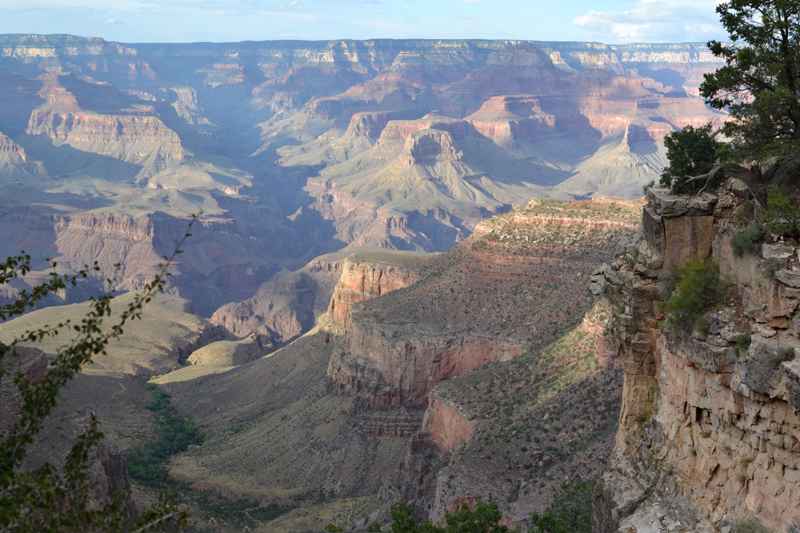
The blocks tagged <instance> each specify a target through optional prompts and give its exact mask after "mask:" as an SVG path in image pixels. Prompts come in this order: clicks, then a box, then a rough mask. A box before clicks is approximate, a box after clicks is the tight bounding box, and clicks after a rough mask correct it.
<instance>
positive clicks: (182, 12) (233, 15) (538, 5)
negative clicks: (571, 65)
mask: <svg viewBox="0 0 800 533" xmlns="http://www.w3.org/2000/svg"><path fill="white" fill-rule="evenodd" d="M717 2H718V0H0V33H73V34H77V35H92V36H99V37H104V38H106V39H109V40H116V41H126V42H142V41H240V40H268V39H336V38H354V39H364V38H373V37H382V38H390V37H392V38H417V37H419V38H498V39H534V40H559V41H564V40H577V41H587V40H593V41H602V42H608V43H621V42H642V41H649V42H670V41H671V42H675V41H706V40H708V39H709V38H714V37H719V36H720V35H721V33H720V29H719V25H718V23H717V17H716V14H715V12H714V7H715V5H716V4H717Z"/></svg>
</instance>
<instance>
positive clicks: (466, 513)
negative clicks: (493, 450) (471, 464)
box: [328, 481, 594, 533]
mask: <svg viewBox="0 0 800 533" xmlns="http://www.w3.org/2000/svg"><path fill="white" fill-rule="evenodd" d="M593 487H594V484H593V483H592V482H589V481H577V482H570V483H565V484H564V485H563V486H562V487H561V488H560V489H559V491H558V492H557V493H556V495H555V496H554V498H553V502H552V504H551V505H550V507H549V508H548V509H547V510H546V511H544V512H543V513H534V514H533V515H532V516H531V520H530V521H531V527H530V529H529V530H528V533H591V531H592V490H593ZM502 518H503V515H502V514H501V513H500V511H499V510H498V508H497V505H495V504H493V503H486V502H481V501H478V502H477V503H475V505H472V506H470V505H467V504H464V505H462V506H460V507H459V508H458V509H456V510H455V511H452V512H450V513H447V514H446V515H445V517H444V524H443V525H436V524H433V523H432V522H430V521H427V520H425V521H418V520H417V519H416V518H415V517H414V512H413V509H412V508H411V507H409V506H408V505H406V504H399V505H396V506H395V507H394V508H393V509H392V525H391V529H390V531H391V533H519V530H512V529H509V528H508V527H507V526H505V525H503V524H502ZM372 530H375V531H380V528H379V527H377V526H374V527H373V528H372V529H371V531H372ZM328 531H329V532H334V533H335V532H336V531H341V530H339V529H338V528H335V527H332V526H330V527H329V529H328Z"/></svg>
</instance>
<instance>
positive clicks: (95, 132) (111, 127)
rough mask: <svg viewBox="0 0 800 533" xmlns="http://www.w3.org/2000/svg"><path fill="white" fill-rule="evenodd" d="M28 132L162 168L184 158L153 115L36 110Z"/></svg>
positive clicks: (178, 143)
mask: <svg viewBox="0 0 800 533" xmlns="http://www.w3.org/2000/svg"><path fill="white" fill-rule="evenodd" d="M27 133H28V134H29V135H44V136H47V137H49V138H50V139H51V140H52V141H53V143H55V144H57V145H60V144H67V145H69V146H72V147H73V148H76V149H78V150H82V151H84V152H91V153H94V154H98V155H102V156H107V157H113V158H115V159H120V160H122V161H126V162H128V163H133V164H136V165H145V164H153V165H155V167H156V168H161V167H163V166H165V165H166V164H168V163H170V162H173V161H180V160H181V159H183V148H182V146H181V141H180V138H179V137H178V135H177V134H176V133H175V132H174V131H172V130H170V129H169V128H167V127H166V126H165V125H164V123H163V122H162V121H161V119H159V118H158V117H156V116H152V115H101V114H97V113H91V112H73V111H63V112H62V111H54V110H51V109H43V110H35V111H34V112H33V113H32V114H31V118H30V121H29V122H28V129H27Z"/></svg>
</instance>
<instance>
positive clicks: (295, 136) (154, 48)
mask: <svg viewBox="0 0 800 533" xmlns="http://www.w3.org/2000/svg"><path fill="white" fill-rule="evenodd" d="M718 66H719V62H718V61H717V60H716V59H714V58H713V57H712V56H711V55H710V54H709V53H708V52H707V51H706V49H705V47H704V46H703V45H695V44H653V45H643V44H642V45H620V46H611V45H604V44H599V43H548V42H535V41H511V40H508V41H499V40H497V41H489V40H369V41H348V40H341V41H328V42H322V41H313V42H312V41H266V42H242V43H224V44H212V43H194V44H123V43H115V42H109V41H105V40H102V39H96V38H81V37H74V36H67V35H60V36H55V35H50V36H43V35H0V89H2V90H0V186H1V187H2V188H3V191H4V193H3V194H2V195H0V252H2V253H3V254H4V255H6V256H8V255H11V254H15V253H18V252H19V251H20V250H25V251H28V252H30V253H31V254H32V255H33V260H34V264H33V267H34V268H33V269H32V270H31V271H30V272H26V273H25V274H24V275H23V276H21V277H20V278H19V279H16V280H15V281H14V283H12V284H9V285H8V286H4V287H2V292H0V301H2V303H8V302H11V301H13V299H14V298H15V297H17V296H19V295H20V294H24V292H23V291H26V290H30V289H31V288H32V287H34V286H35V285H36V284H38V283H41V281H42V280H44V279H47V276H48V272H49V269H50V267H52V263H53V262H55V263H56V266H55V271H57V272H61V273H71V272H76V271H77V270H79V269H80V268H82V267H84V265H92V264H95V263H96V264H97V268H96V270H94V271H93V274H92V276H91V278H90V279H88V280H84V281H82V282H81V283H79V284H77V285H76V286H74V287H69V288H67V289H65V290H63V291H59V292H58V293H57V294H55V295H52V296H51V297H50V298H49V299H47V300H46V301H44V302H42V303H41V305H39V306H38V308H37V309H35V310H32V312H30V313H28V314H26V315H25V316H22V317H20V318H17V319H15V320H11V321H7V322H4V323H0V342H10V341H11V340H13V339H14V338H15V337H17V336H19V335H20V334H22V333H23V332H25V331H26V330H27V329H29V328H31V327H37V326H41V325H44V324H51V323H57V322H60V321H63V320H64V319H65V318H67V317H70V316H74V315H76V314H80V313H82V312H85V310H86V309H88V305H89V304H88V302H87V300H89V299H90V298H91V297H93V296H97V295H99V294H102V293H103V292H104V291H111V292H112V293H113V294H114V295H115V298H114V300H113V302H112V309H113V310H115V311H119V310H120V309H122V308H123V307H124V306H125V305H126V302H129V301H130V298H131V296H132V293H133V291H136V290H140V289H142V287H144V285H145V284H146V283H147V281H148V280H149V279H151V278H152V276H153V275H154V274H155V273H157V272H158V270H159V268H160V264H161V263H162V262H163V261H164V258H165V257H168V256H170V255H171V254H172V253H173V252H174V251H175V248H176V246H178V243H179V242H181V238H182V236H183V235H184V233H185V232H186V231H187V229H188V228H190V227H191V237H190V238H189V239H188V241H186V243H185V245H184V246H183V248H182V250H181V252H182V253H181V254H179V255H177V256H176V257H177V259H176V260H175V262H174V265H173V269H172V270H173V271H172V275H171V276H170V278H169V281H168V284H167V287H166V290H165V293H164V294H161V295H159V296H158V297H157V298H156V299H155V300H154V301H153V302H152V303H151V304H150V306H149V307H148V308H147V310H146V312H145V315H144V319H143V320H142V321H139V322H133V323H131V324H129V325H128V327H127V330H126V334H125V335H124V336H123V337H121V338H120V340H119V342H118V343H117V344H115V345H114V347H113V348H112V349H109V350H108V353H107V354H105V355H103V356H102V357H98V358H96V359H95V360H94V361H93V362H92V363H91V364H90V365H87V366H86V367H85V368H84V369H83V371H82V372H81V374H80V375H79V376H78V378H77V379H76V380H75V381H74V382H73V383H71V384H70V385H69V386H68V387H67V388H66V390H65V392H64V401H63V403H62V405H60V407H59V410H58V411H57V412H56V413H55V415H54V416H53V417H52V420H50V421H48V424H47V426H46V427H45V430H44V432H43V434H44V436H45V437H44V439H43V441H42V442H39V443H38V444H37V446H36V450H37V452H36V453H35V454H33V456H32V457H31V459H30V465H31V466H35V465H37V464H39V463H40V462H41V461H43V460H45V459H48V458H53V457H55V458H57V460H59V461H63V460H64V456H65V454H66V443H67V442H69V441H70V439H71V438H73V437H74V436H75V435H77V433H78V431H79V429H80V428H81V427H82V426H83V425H84V424H85V422H86V420H87V419H88V417H89V413H90V412H95V413H96V415H97V417H98V419H99V421H100V424H101V427H102V430H103V432H104V434H105V437H106V442H107V444H105V445H104V446H105V447H104V448H103V449H102V453H100V454H99V455H98V457H97V458H95V463H93V464H94V467H95V469H96V470H97V471H98V472H101V473H103V476H104V477H103V479H104V480H105V481H104V482H103V483H101V484H99V485H98V486H100V487H113V486H117V485H119V484H122V485H125V484H126V483H128V480H127V477H126V476H125V475H124V472H125V470H126V468H127V469H129V470H130V471H131V472H133V473H134V475H133V476H132V479H133V481H132V482H131V483H132V485H131V486H132V489H133V490H132V500H131V502H130V503H131V505H132V506H134V507H136V506H138V507H141V506H142V505H144V504H146V503H148V502H152V501H153V500H154V495H155V494H156V492H157V490H156V489H163V488H169V489H174V490H177V491H178V493H179V495H180V496H181V497H183V499H184V501H185V502H186V504H187V505H188V506H189V508H190V510H191V514H192V521H193V524H192V528H194V530H196V531H241V530H242V529H243V528H244V527H247V528H249V530H251V531H264V532H268V531H269V532H273V531H286V532H294V531H319V530H321V529H322V528H324V527H325V525H327V524H334V525H336V526H338V527H342V528H344V529H356V530H358V529H361V530H364V529H365V528H366V527H367V526H368V525H369V524H370V523H372V522H375V521H377V522H384V521H385V520H386V519H387V518H388V513H389V509H390V508H391V506H392V504H394V503H397V502H406V503H408V504H409V505H411V506H412V509H413V510H414V512H415V513H417V515H418V516H420V517H425V518H431V519H434V520H438V519H440V518H442V517H443V516H444V515H445V514H446V513H447V512H448V511H451V510H453V509H455V508H457V507H458V506H459V505H460V504H462V503H464V502H473V501H476V500H478V499H489V500H492V501H496V502H497V503H498V505H499V510H500V512H501V513H502V516H503V520H504V521H505V522H506V523H508V524H510V525H514V526H524V525H526V524H527V521H528V520H529V517H530V515H531V513H534V512H540V511H542V510H544V509H546V508H547V506H548V505H549V504H550V502H551V501H552V499H553V496H554V494H555V493H556V492H557V491H558V490H559V489H560V487H561V485H562V483H563V482H564V481H565V480H594V479H597V478H598V477H599V476H600V475H601V473H602V472H603V469H604V466H605V464H606V462H607V460H608V457H609V454H610V453H611V450H612V449H613V447H614V445H615V442H614V435H615V433H616V431H617V425H618V412H619V409H620V405H621V402H623V401H624V398H623V396H622V382H623V372H622V369H621V368H620V366H619V364H618V361H617V350H616V348H618V346H616V345H610V344H609V342H610V341H609V339H608V338H607V336H606V334H605V330H606V326H607V325H608V323H609V321H610V320H611V318H612V316H613V311H614V309H613V307H612V304H611V303H609V301H608V299H606V298H604V297H600V298H597V297H596V296H597V295H598V294H599V293H600V292H601V291H600V290H598V287H597V284H598V283H599V280H600V278H601V277H602V276H600V275H599V274H598V269H599V268H600V267H601V266H602V265H603V264H605V263H609V262H611V261H612V260H613V258H614V257H615V256H617V255H618V254H620V253H621V252H623V251H624V250H625V249H626V247H627V246H629V245H630V244H632V243H633V242H635V239H636V235H638V233H639V231H640V229H641V228H640V226H641V224H640V221H641V212H642V205H643V204H642V202H641V201H640V200H639V198H640V197H641V195H642V191H643V187H644V186H646V185H648V184H649V183H651V182H652V181H653V180H656V179H657V178H658V176H659V175H660V173H661V170H662V168H663V166H664V164H665V162H666V151H665V148H664V146H663V140H664V137H665V136H666V135H667V134H669V133H670V132H673V131H675V130H677V129H679V128H682V127H683V126H686V125H694V126H700V125H703V124H705V123H707V122H712V123H714V124H720V123H721V121H722V120H723V119H724V115H723V114H721V113H718V112H715V111H713V110H711V109H710V108H709V107H707V106H706V105H705V104H704V102H703V100H702V98H700V96H699V93H698V86H699V83H700V81H701V80H702V75H703V74H704V73H705V72H709V71H711V70H714V69H715V68H717V67H718ZM193 217H196V222H195V223H194V224H192V225H191V226H190V222H191V221H192V220H193ZM612 303H613V302H612ZM71 338H72V337H70V335H69V334H62V335H59V336H54V337H50V338H47V339H46V340H45V341H44V342H42V343H40V344H39V345H37V346H36V348H38V349H39V350H41V352H32V353H35V354H36V356H35V357H32V359H35V360H36V361H38V363H37V365H38V364H45V362H46V360H47V355H48V354H50V355H52V354H53V353H55V352H57V351H58V349H59V348H60V347H61V346H63V345H64V343H66V342H68V341H69V340H70V339H71ZM37 369H38V366H36V365H34V368H33V369H26V372H31V373H32V375H35V374H36V372H37ZM0 392H3V391H2V390H0ZM159 402H160V403H159ZM95 405H98V406H99V407H93V406H95ZM154 405H156V407H154ZM165 413H166V415H165ZM167 415H168V418H166V420H170V421H172V422H174V424H173V425H176V426H178V427H179V428H184V425H183V424H184V422H182V421H186V422H185V424H187V426H186V427H189V428H190V429H191V431H188V430H187V433H188V434H189V435H188V436H189V437H191V438H188V437H187V439H188V440H186V442H185V443H184V444H185V445H182V446H181V447H180V449H178V450H173V451H172V452H170V454H168V455H167V456H165V457H160V459H159V461H160V462H159V463H158V464H157V468H158V469H160V470H158V475H157V476H155V478H153V479H151V478H148V477H147V476H146V475H143V474H142V471H143V468H142V463H143V461H142V460H141V457H142V454H144V453H145V452H143V451H142V450H145V451H147V450H150V451H151V452H152V450H158V449H159V446H160V444H159V443H160V442H162V441H163V442H168V441H169V439H170V438H172V437H175V438H177V437H176V436H174V435H171V434H164V425H165V424H164V423H163V420H165V419H164V418H162V417H164V416H167ZM0 422H2V420H0ZM184 429H185V428H184ZM195 429H196V432H195ZM178 436H180V437H186V435H178ZM148 453H150V452H148ZM153 453H155V452H153ZM137 454H138V455H137ZM145 463H146V461H145ZM144 471H145V472H146V473H147V472H149V474H148V475H150V474H152V472H151V471H150V470H147V469H144ZM137 476H138V477H137ZM151 477H152V476H151ZM162 478H163V479H162ZM125 486H127V485H125ZM98 490H100V492H102V491H103V490H105V489H102V488H101V489H98ZM105 496H108V495H107V494H105ZM100 497H103V494H101V495H100Z"/></svg>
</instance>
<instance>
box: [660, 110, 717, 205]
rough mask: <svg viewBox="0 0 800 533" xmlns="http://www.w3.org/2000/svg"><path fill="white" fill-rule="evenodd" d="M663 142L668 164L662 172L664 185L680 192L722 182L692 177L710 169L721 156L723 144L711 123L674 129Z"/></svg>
mask: <svg viewBox="0 0 800 533" xmlns="http://www.w3.org/2000/svg"><path fill="white" fill-rule="evenodd" d="M664 145H665V146H666V147H667V159H668V160H669V165H668V166H667V168H665V169H664V172H663V173H662V174H661V185H663V186H664V187H669V188H670V189H672V191H673V192H676V193H680V194H692V193H696V192H698V191H699V190H700V189H701V188H703V187H707V188H713V187H716V186H718V185H719V183H707V182H706V181H705V180H691V179H690V178H692V177H695V176H700V175H702V174H706V173H708V172H710V171H711V169H712V168H713V167H714V163H716V161H717V159H718V156H719V151H720V147H721V144H720V143H718V142H717V141H716V140H714V136H713V135H712V133H711V124H706V125H705V126H703V127H700V128H695V127H693V126H687V127H685V128H683V129H682V130H679V131H675V132H672V133H670V134H669V135H667V136H666V138H665V139H664Z"/></svg>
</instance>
